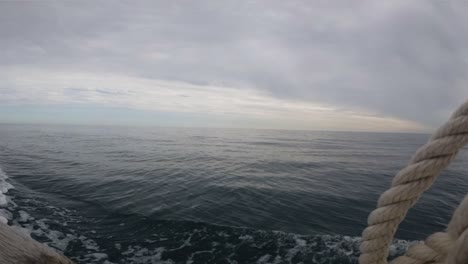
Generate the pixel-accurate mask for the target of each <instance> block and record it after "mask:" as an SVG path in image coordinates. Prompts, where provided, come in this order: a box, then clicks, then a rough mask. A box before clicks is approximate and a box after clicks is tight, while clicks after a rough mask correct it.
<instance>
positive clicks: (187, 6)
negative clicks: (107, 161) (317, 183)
mask: <svg viewBox="0 0 468 264" xmlns="http://www.w3.org/2000/svg"><path fill="white" fill-rule="evenodd" d="M465 10H468V2H464V1H448V0H447V1H439V0H414V1H408V0H392V1H374V0H361V1H338V0H326V1H325V0H324V1H322V0H313V1H312V0H307V1H282V0H281V1H280V0H276V1H275V0H268V1H267V0H265V1H247V0H245V1H238V0H233V1H230V0H223V1H217V0H213V1H204V0H201V1H183V0H180V1H143V0H141V1H103V0H98V1H86V0H85V1H46V0H44V1H0V123H45V124H49V123H64V124H91V125H92V124H99V125H107V124H109V125H129V126H183V127H191V126H195V127H236V128H267V129H305V130H345V131H388V132H428V131H432V130H434V129H435V128H437V127H438V126H439V125H440V124H442V123H443V122H444V121H445V120H446V119H447V118H448V116H449V115H450V113H451V112H452V111H453V110H454V109H455V108H456V107H457V106H458V105H459V104H461V103H462V102H464V101H465V100H466V99H467V98H468V85H467V84H468V74H467V73H468V72H467V69H468V67H467V63H468V16H466V12H465Z"/></svg>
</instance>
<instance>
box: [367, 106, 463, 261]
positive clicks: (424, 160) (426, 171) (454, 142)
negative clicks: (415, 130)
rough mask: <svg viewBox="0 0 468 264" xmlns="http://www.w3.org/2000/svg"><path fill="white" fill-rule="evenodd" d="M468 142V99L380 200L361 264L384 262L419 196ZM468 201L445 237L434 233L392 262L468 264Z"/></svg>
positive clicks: (454, 218) (455, 214)
mask: <svg viewBox="0 0 468 264" xmlns="http://www.w3.org/2000/svg"><path fill="white" fill-rule="evenodd" d="M467 143H468V101H467V102H465V103H464V104H463V105H462V106H460V108H458V110H456V111H455V113H453V114H452V116H451V118H450V120H449V121H448V122H447V123H445V124H444V125H443V126H442V127H440V128H439V129H438V130H437V131H436V132H435V133H434V135H433V136H432V137H431V139H430V140H429V142H428V143H426V144H425V145H424V146H422V147H421V148H420V149H419V150H418V151H417V152H416V153H415V154H414V156H413V158H412V159H411V160H410V162H409V164H408V165H407V166H406V167H405V168H404V169H402V170H401V171H400V172H399V173H398V174H397V175H396V176H395V178H394V179H393V182H392V186H391V188H390V189H388V190H387V191H385V192H384V193H383V194H382V195H381V196H380V198H379V201H378V204H377V209H375V210H374V211H373V212H371V214H370V215H369V218H368V227H367V228H366V229H365V230H364V231H363V233H362V243H361V247H360V250H361V256H360V257H359V263H360V264H386V263H387V257H388V251H389V247H390V244H391V242H392V239H393V237H394V235H395V232H396V230H397V228H398V225H399V224H400V223H401V221H402V220H403V219H404V218H405V216H406V213H407V212H408V210H409V209H410V208H411V207H412V206H413V205H414V204H415V203H416V201H417V200H418V199H419V197H420V195H421V194H422V193H423V192H425V191H426V190H427V189H429V187H430V186H431V185H432V184H433V183H434V181H435V179H436V177H437V176H438V175H439V173H440V172H441V171H442V170H443V169H444V168H445V167H447V166H448V165H449V163H450V162H451V161H452V160H453V159H454V158H455V156H456V154H457V153H458V151H459V150H460V149H461V148H463V146H465V145H466V144H467ZM467 228H468V197H467V198H465V200H464V201H463V202H462V203H461V205H460V206H459V207H458V209H457V210H456V211H455V213H454V215H453V218H452V220H451V222H450V224H449V226H448V230H447V233H435V234H433V235H431V236H429V237H428V238H427V239H426V241H425V242H423V243H420V244H417V245H414V246H412V247H410V248H409V249H408V251H407V252H406V254H405V255H404V256H402V257H399V258H397V259H395V260H394V261H392V264H410V263H411V264H420V263H421V264H422V263H450V264H462V263H463V264H466V263H468V250H467V249H466V248H468V247H467V245H468V230H467Z"/></svg>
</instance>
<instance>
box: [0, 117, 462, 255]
mask: <svg viewBox="0 0 468 264" xmlns="http://www.w3.org/2000/svg"><path fill="white" fill-rule="evenodd" d="M428 138H429V135H422V134H384V133H347V132H299V131H274V130H235V129H192V128H190V129H188V128H122V127H78V126H32V125H31V126H30V125H5V124H0V167H1V169H2V171H0V191H1V193H3V194H5V193H6V195H1V194H0V204H1V203H2V199H4V201H3V204H4V206H3V209H0V215H3V216H4V217H5V218H8V220H9V223H10V224H12V225H15V226H19V227H22V228H24V231H25V232H28V233H30V234H31V236H32V237H34V238H35V239H38V240H40V241H42V242H46V243H48V244H49V245H50V246H52V247H55V248H57V249H59V250H61V251H63V252H64V253H65V254H66V255H67V256H69V257H71V258H72V259H74V260H75V261H77V262H78V263H187V264H190V263H217V264H218V263H239V264H240V263H357V256H358V254H359V252H358V244H359V236H360V233H361V231H362V229H363V228H364V227H365V223H366V218H367V215H368V213H369V212H370V211H371V210H372V209H373V208H374V207H375V204H376V200H377V198H378V195H379V194H380V193H381V192H382V191H384V190H385V189H387V188H388V187H389V184H390V181H391V179H392V177H393V176H394V174H395V173H396V172H397V171H398V170H399V169H401V168H402V167H403V166H405V164H406V163H407V161H408V159H409V158H410V157H411V155H412V154H413V153H414V151H415V150H416V149H417V148H418V147H420V146H421V145H423V144H424V143H425V142H426V141H427V140H428ZM467 160H468V159H467V154H466V153H465V152H463V153H461V154H460V155H459V157H458V158H457V160H456V161H455V162H454V163H453V164H452V165H451V167H450V168H449V169H448V170H447V171H445V172H444V173H443V175H441V177H440V178H439V179H438V180H437V182H436V184H435V186H434V187H433V188H432V189H431V190H430V191H429V192H428V193H427V194H425V195H424V196H423V198H422V200H421V201H420V202H419V204H418V205H417V206H416V207H415V208H414V209H413V210H412V211H411V212H410V213H409V215H408V217H407V219H406V220H405V222H404V223H403V224H402V225H401V227H400V230H399V232H398V233H397V238H398V239H400V240H397V241H395V243H394V245H393V247H392V256H394V255H396V254H401V252H402V250H403V249H404V248H405V247H406V246H407V245H408V243H409V240H415V239H416V240H418V239H423V238H424V237H426V235H428V234H430V233H432V232H435V231H440V230H443V229H444V227H445V223H447V221H448V220H449V218H450V215H451V212H452V211H453V209H454V208H455V207H456V206H457V204H458V203H459V201H460V200H461V199H462V197H463V196H464V194H465V193H467V191H468V179H467V175H468V173H467V172H468V166H467V165H468V161H467Z"/></svg>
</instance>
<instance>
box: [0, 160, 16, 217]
mask: <svg viewBox="0 0 468 264" xmlns="http://www.w3.org/2000/svg"><path fill="white" fill-rule="evenodd" d="M7 179H8V175H7V174H6V173H5V172H4V171H3V170H2V168H0V207H6V206H7V205H8V202H9V198H8V196H6V195H5V194H6V193H8V190H10V189H13V185H11V184H10V183H9V182H7V181H6V180H7ZM9 219H10V220H11V213H10V212H8V211H6V210H4V209H2V211H1V212H0V222H1V223H4V224H7V223H8V220H9Z"/></svg>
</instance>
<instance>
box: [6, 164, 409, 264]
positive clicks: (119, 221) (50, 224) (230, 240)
mask: <svg viewBox="0 0 468 264" xmlns="http://www.w3.org/2000/svg"><path fill="white" fill-rule="evenodd" d="M2 175H3V176H2V178H3V181H6V179H7V178H8V177H7V176H6V174H5V173H3V172H2ZM14 185H15V186H16V185H18V186H17V188H15V189H13V190H11V192H9V195H10V196H11V197H10V198H9V199H8V202H7V206H6V207H5V208H4V209H3V210H4V211H5V212H6V213H5V214H4V216H3V217H5V218H6V219H8V220H9V223H10V224H11V225H13V226H15V227H16V228H20V229H22V230H23V231H24V232H25V233H27V234H29V235H30V236H31V237H32V238H34V239H36V240H38V241H40V242H43V243H46V244H47V245H49V246H50V247H53V248H55V249H57V250H59V251H61V252H63V253H64V254H65V255H67V256H68V257H70V258H71V259H72V260H74V261H76V262H77V263H83V264H84V263H91V264H112V263H114V264H123V263H126V264H129V263H134V264H143V263H157V264H167V263H189V264H196V263H216V264H222V263H227V264H234V263H237V264H242V263H258V264H267V263H271V264H280V263H304V264H305V263H340V264H346V263H357V258H358V255H359V243H360V238H359V237H350V236H342V235H299V234H291V233H285V232H279V231H265V230H257V229H250V228H235V227H229V226H219V225H213V224H208V223H203V222H193V221H178V220H155V219H151V218H148V217H144V216H141V215H136V214H130V215H125V214H122V213H116V212H110V213H109V212H104V211H103V210H102V208H97V207H95V206H92V205H89V204H82V205H81V209H68V208H66V207H62V206H57V204H59V202H57V203H54V200H53V199H51V198H50V197H47V198H45V197H44V194H40V193H35V192H34V191H31V190H29V189H27V188H26V187H24V186H22V185H21V184H17V183H14ZM90 211H92V213H90ZM99 212H100V213H99ZM409 244H410V242H408V241H405V240H395V241H394V243H393V244H392V248H391V258H393V257H395V256H398V255H400V254H402V253H403V252H404V251H405V250H406V248H407V247H408V246H409Z"/></svg>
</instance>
